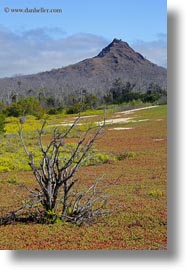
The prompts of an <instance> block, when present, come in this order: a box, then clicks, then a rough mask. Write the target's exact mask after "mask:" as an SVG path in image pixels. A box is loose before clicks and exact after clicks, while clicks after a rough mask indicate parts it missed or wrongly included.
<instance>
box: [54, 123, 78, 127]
mask: <svg viewBox="0 0 187 270" xmlns="http://www.w3.org/2000/svg"><path fill="white" fill-rule="evenodd" d="M73 124H74V122H62V123H59V124H52V125H49V127H70V126H72V125H73ZM80 125H82V124H80V123H78V124H76V126H80Z"/></svg>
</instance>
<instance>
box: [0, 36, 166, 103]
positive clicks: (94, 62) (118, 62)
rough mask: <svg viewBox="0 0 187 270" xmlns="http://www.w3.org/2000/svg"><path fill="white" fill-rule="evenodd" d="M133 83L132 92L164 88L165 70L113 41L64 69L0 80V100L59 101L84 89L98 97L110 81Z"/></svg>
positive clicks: (116, 40) (120, 43) (119, 42)
mask: <svg viewBox="0 0 187 270" xmlns="http://www.w3.org/2000/svg"><path fill="white" fill-rule="evenodd" d="M118 78H120V79H121V81H122V82H124V83H125V82H130V83H133V84H135V88H134V90H135V91H136V90H138V91H142V92H145V91H146V90H147V88H148V86H149V85H150V83H154V84H158V85H160V86H161V87H162V88H164V89H166V88H167V70H166V69H165V68H163V67H160V66H157V65H156V64H154V63H152V62H150V61H148V60H147V59H145V58H144V57H143V56H142V55H141V54H140V53H138V52H135V51H134V50H133V49H132V48H131V47H130V46H129V45H128V43H126V42H124V41H122V40H119V39H114V40H113V41H112V42H111V43H110V44H109V45H108V46H107V47H106V48H104V49H103V50H102V51H101V52H100V53H99V54H98V55H97V56H95V57H93V58H89V59H85V60H83V61H81V62H78V63H76V64H73V65H69V66H67V67H63V68H59V69H53V70H51V71H46V72H41V73H38V74H34V75H23V76H16V77H11V78H2V79H0V97H1V99H2V100H4V101H5V102H10V99H11V97H12V96H13V95H15V94H16V95H18V96H38V95H39V93H41V92H42V93H43V94H44V95H46V96H54V97H55V98H59V99H61V98H62V97H65V96H67V95H69V94H72V93H74V94H76V93H80V91H82V90H83V89H85V90H86V91H87V92H88V93H93V94H96V95H97V96H98V97H102V96H103V95H105V94H106V93H107V92H108V91H109V89H110V88H111V86H112V84H113V82H114V81H115V80H116V79H118Z"/></svg>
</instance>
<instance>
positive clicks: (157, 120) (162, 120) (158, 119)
mask: <svg viewBox="0 0 187 270" xmlns="http://www.w3.org/2000/svg"><path fill="white" fill-rule="evenodd" d="M163 120H164V119H156V120H155V121H158V122H160V121H163Z"/></svg>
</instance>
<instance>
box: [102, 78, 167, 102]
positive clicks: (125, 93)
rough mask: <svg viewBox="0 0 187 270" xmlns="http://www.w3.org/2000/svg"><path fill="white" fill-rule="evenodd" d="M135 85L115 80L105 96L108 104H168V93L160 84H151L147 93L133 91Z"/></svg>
mask: <svg viewBox="0 0 187 270" xmlns="http://www.w3.org/2000/svg"><path fill="white" fill-rule="evenodd" d="M134 87H135V84H132V83H130V82H126V83H123V82H122V81H121V79H117V80H115V82H114V83H113V86H112V87H111V89H110V91H109V93H108V94H107V95H105V96H104V100H105V103H106V104H121V103H123V102H127V103H128V102H131V101H133V100H140V101H142V102H143V103H146V102H150V103H155V102H158V103H167V92H166V90H164V89H162V88H161V87H160V86H159V85H158V84H154V83H150V85H149V87H148V89H147V91H146V92H145V93H142V92H141V91H133V90H134Z"/></svg>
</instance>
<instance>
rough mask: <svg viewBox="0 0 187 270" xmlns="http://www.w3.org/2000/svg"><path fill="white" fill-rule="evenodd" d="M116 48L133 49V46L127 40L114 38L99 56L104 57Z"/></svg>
mask: <svg viewBox="0 0 187 270" xmlns="http://www.w3.org/2000/svg"><path fill="white" fill-rule="evenodd" d="M115 50H130V51H132V49H131V47H130V46H129V44H128V43H127V42H124V41H122V40H121V39H117V38H114V39H113V41H112V42H111V43H110V44H109V45H108V46H107V47H105V48H104V49H103V50H102V51H101V52H100V53H99V54H98V55H97V56H98V57H104V56H105V55H107V54H108V53H109V52H112V51H113V52H114V51H115Z"/></svg>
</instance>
